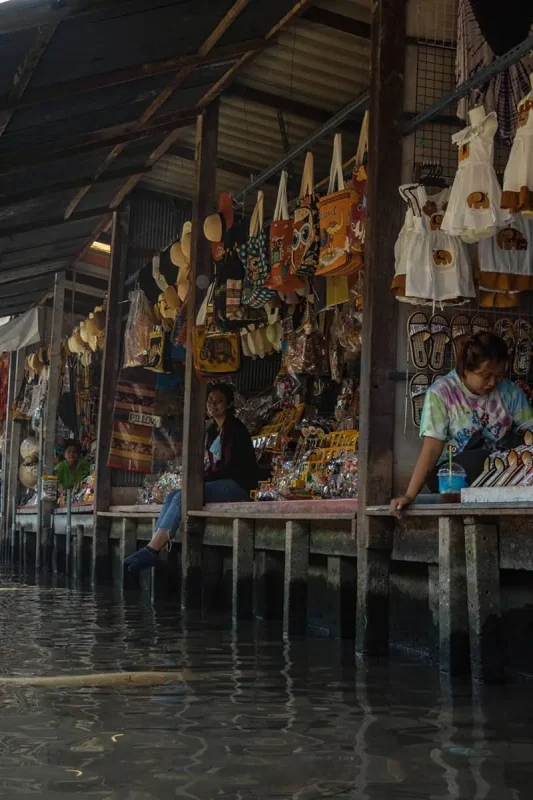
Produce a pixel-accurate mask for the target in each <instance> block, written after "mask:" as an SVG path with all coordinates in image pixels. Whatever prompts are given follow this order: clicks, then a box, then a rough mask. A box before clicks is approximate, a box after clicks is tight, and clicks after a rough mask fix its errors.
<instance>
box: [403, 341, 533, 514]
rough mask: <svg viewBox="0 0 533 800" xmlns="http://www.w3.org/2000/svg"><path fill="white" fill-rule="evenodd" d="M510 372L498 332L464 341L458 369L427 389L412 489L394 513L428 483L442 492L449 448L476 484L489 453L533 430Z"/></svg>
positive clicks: (528, 411)
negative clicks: (441, 473)
mask: <svg viewBox="0 0 533 800" xmlns="http://www.w3.org/2000/svg"><path fill="white" fill-rule="evenodd" d="M507 372H508V354H507V346H506V344H505V342H504V341H503V339H500V337H499V336H496V335H495V334H494V333H478V334H475V335H474V336H470V337H468V339H466V340H465V341H464V343H463V346H462V348H461V349H460V353H459V355H458V358H457V369H456V370H455V369H454V370H452V372H450V373H449V374H448V375H446V376H444V377H443V378H439V380H437V381H436V382H435V383H434V384H433V386H431V387H430V388H429V389H428V391H427V393H426V397H425V400H424V408H423V411H422V420H421V423H420V436H421V437H422V440H423V444H422V450H421V453H420V456H419V458H418V461H417V463H416V466H415V469H414V472H413V476H412V478H411V481H410V483H409V486H408V488H407V492H406V493H405V495H403V497H397V498H395V499H394V500H393V501H392V502H391V506H390V510H391V513H393V514H396V515H397V514H398V512H400V511H401V510H402V508H405V507H406V506H408V505H409V504H410V503H412V502H413V500H414V499H415V498H416V496H417V495H418V493H419V492H420V490H421V489H422V487H423V486H424V484H425V483H427V485H428V486H429V488H430V489H431V490H432V491H438V481H437V472H438V469H439V466H440V464H441V462H443V461H445V460H446V459H447V453H448V447H451V448H452V450H453V454H454V461H455V462H456V463H457V464H460V465H461V466H462V467H463V468H464V470H465V472H466V477H467V481H468V483H472V482H473V481H474V480H475V479H476V478H477V476H478V475H479V474H480V473H481V472H482V470H483V465H484V463H485V459H486V458H487V455H488V454H489V453H491V452H494V451H495V450H500V449H506V448H509V447H512V446H514V445H515V444H518V443H519V441H521V439H522V435H523V432H524V431H525V430H527V429H528V428H533V411H532V409H531V407H530V405H529V403H528V401H527V398H526V396H525V394H524V393H523V391H522V390H521V389H520V388H519V387H518V386H516V385H515V384H514V383H512V382H511V381H510V380H507V379H506V377H505V376H506V374H507ZM513 434H514V436H513Z"/></svg>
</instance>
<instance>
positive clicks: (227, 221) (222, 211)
mask: <svg viewBox="0 0 533 800" xmlns="http://www.w3.org/2000/svg"><path fill="white" fill-rule="evenodd" d="M232 225H233V202H232V199H231V195H230V194H228V192H222V194H221V195H220V196H219V198H218V212H217V213H216V214H210V215H209V216H208V217H206V218H205V220H204V236H205V238H206V239H207V240H208V241H209V242H221V241H222V239H223V238H224V234H225V233H226V231H228V230H229V229H230V228H231V226H232Z"/></svg>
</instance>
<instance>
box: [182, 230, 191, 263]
mask: <svg viewBox="0 0 533 800" xmlns="http://www.w3.org/2000/svg"><path fill="white" fill-rule="evenodd" d="M191 240H192V222H184V223H183V228H182V230H181V239H180V242H181V249H182V252H183V255H184V256H185V258H186V259H187V261H189V262H190V260H191Z"/></svg>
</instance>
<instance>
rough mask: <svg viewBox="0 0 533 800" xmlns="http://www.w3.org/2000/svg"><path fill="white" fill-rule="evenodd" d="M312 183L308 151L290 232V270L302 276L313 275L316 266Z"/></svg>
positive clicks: (316, 224)
mask: <svg viewBox="0 0 533 800" xmlns="http://www.w3.org/2000/svg"><path fill="white" fill-rule="evenodd" d="M314 185H315V184H314V167H313V154H312V153H311V152H309V153H307V155H306V157H305V164H304V171H303V174H302V184H301V186H300V195H299V197H298V205H297V206H296V208H295V210H294V222H293V233H292V264H291V272H292V273H293V274H294V275H299V276H300V277H302V278H303V277H306V276H309V275H314V274H315V272H316V270H317V267H318V254H319V249H320V224H319V221H318V202H317V198H316V196H315V194H314Z"/></svg>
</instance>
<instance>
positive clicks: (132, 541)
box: [118, 517, 152, 589]
mask: <svg viewBox="0 0 533 800" xmlns="http://www.w3.org/2000/svg"><path fill="white" fill-rule="evenodd" d="M136 550H137V524H136V522H135V520H134V519H126V517H124V519H122V530H121V531H120V545H119V559H120V565H119V569H118V579H119V581H118V582H119V588H120V589H125V588H129V587H130V586H132V585H136V584H138V580H137V579H136V578H135V577H134V576H133V575H132V574H131V573H130V572H129V569H128V567H126V566H125V565H124V559H125V558H126V556H129V555H131V553H134V552H135V551H136ZM151 571H152V570H151Z"/></svg>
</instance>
